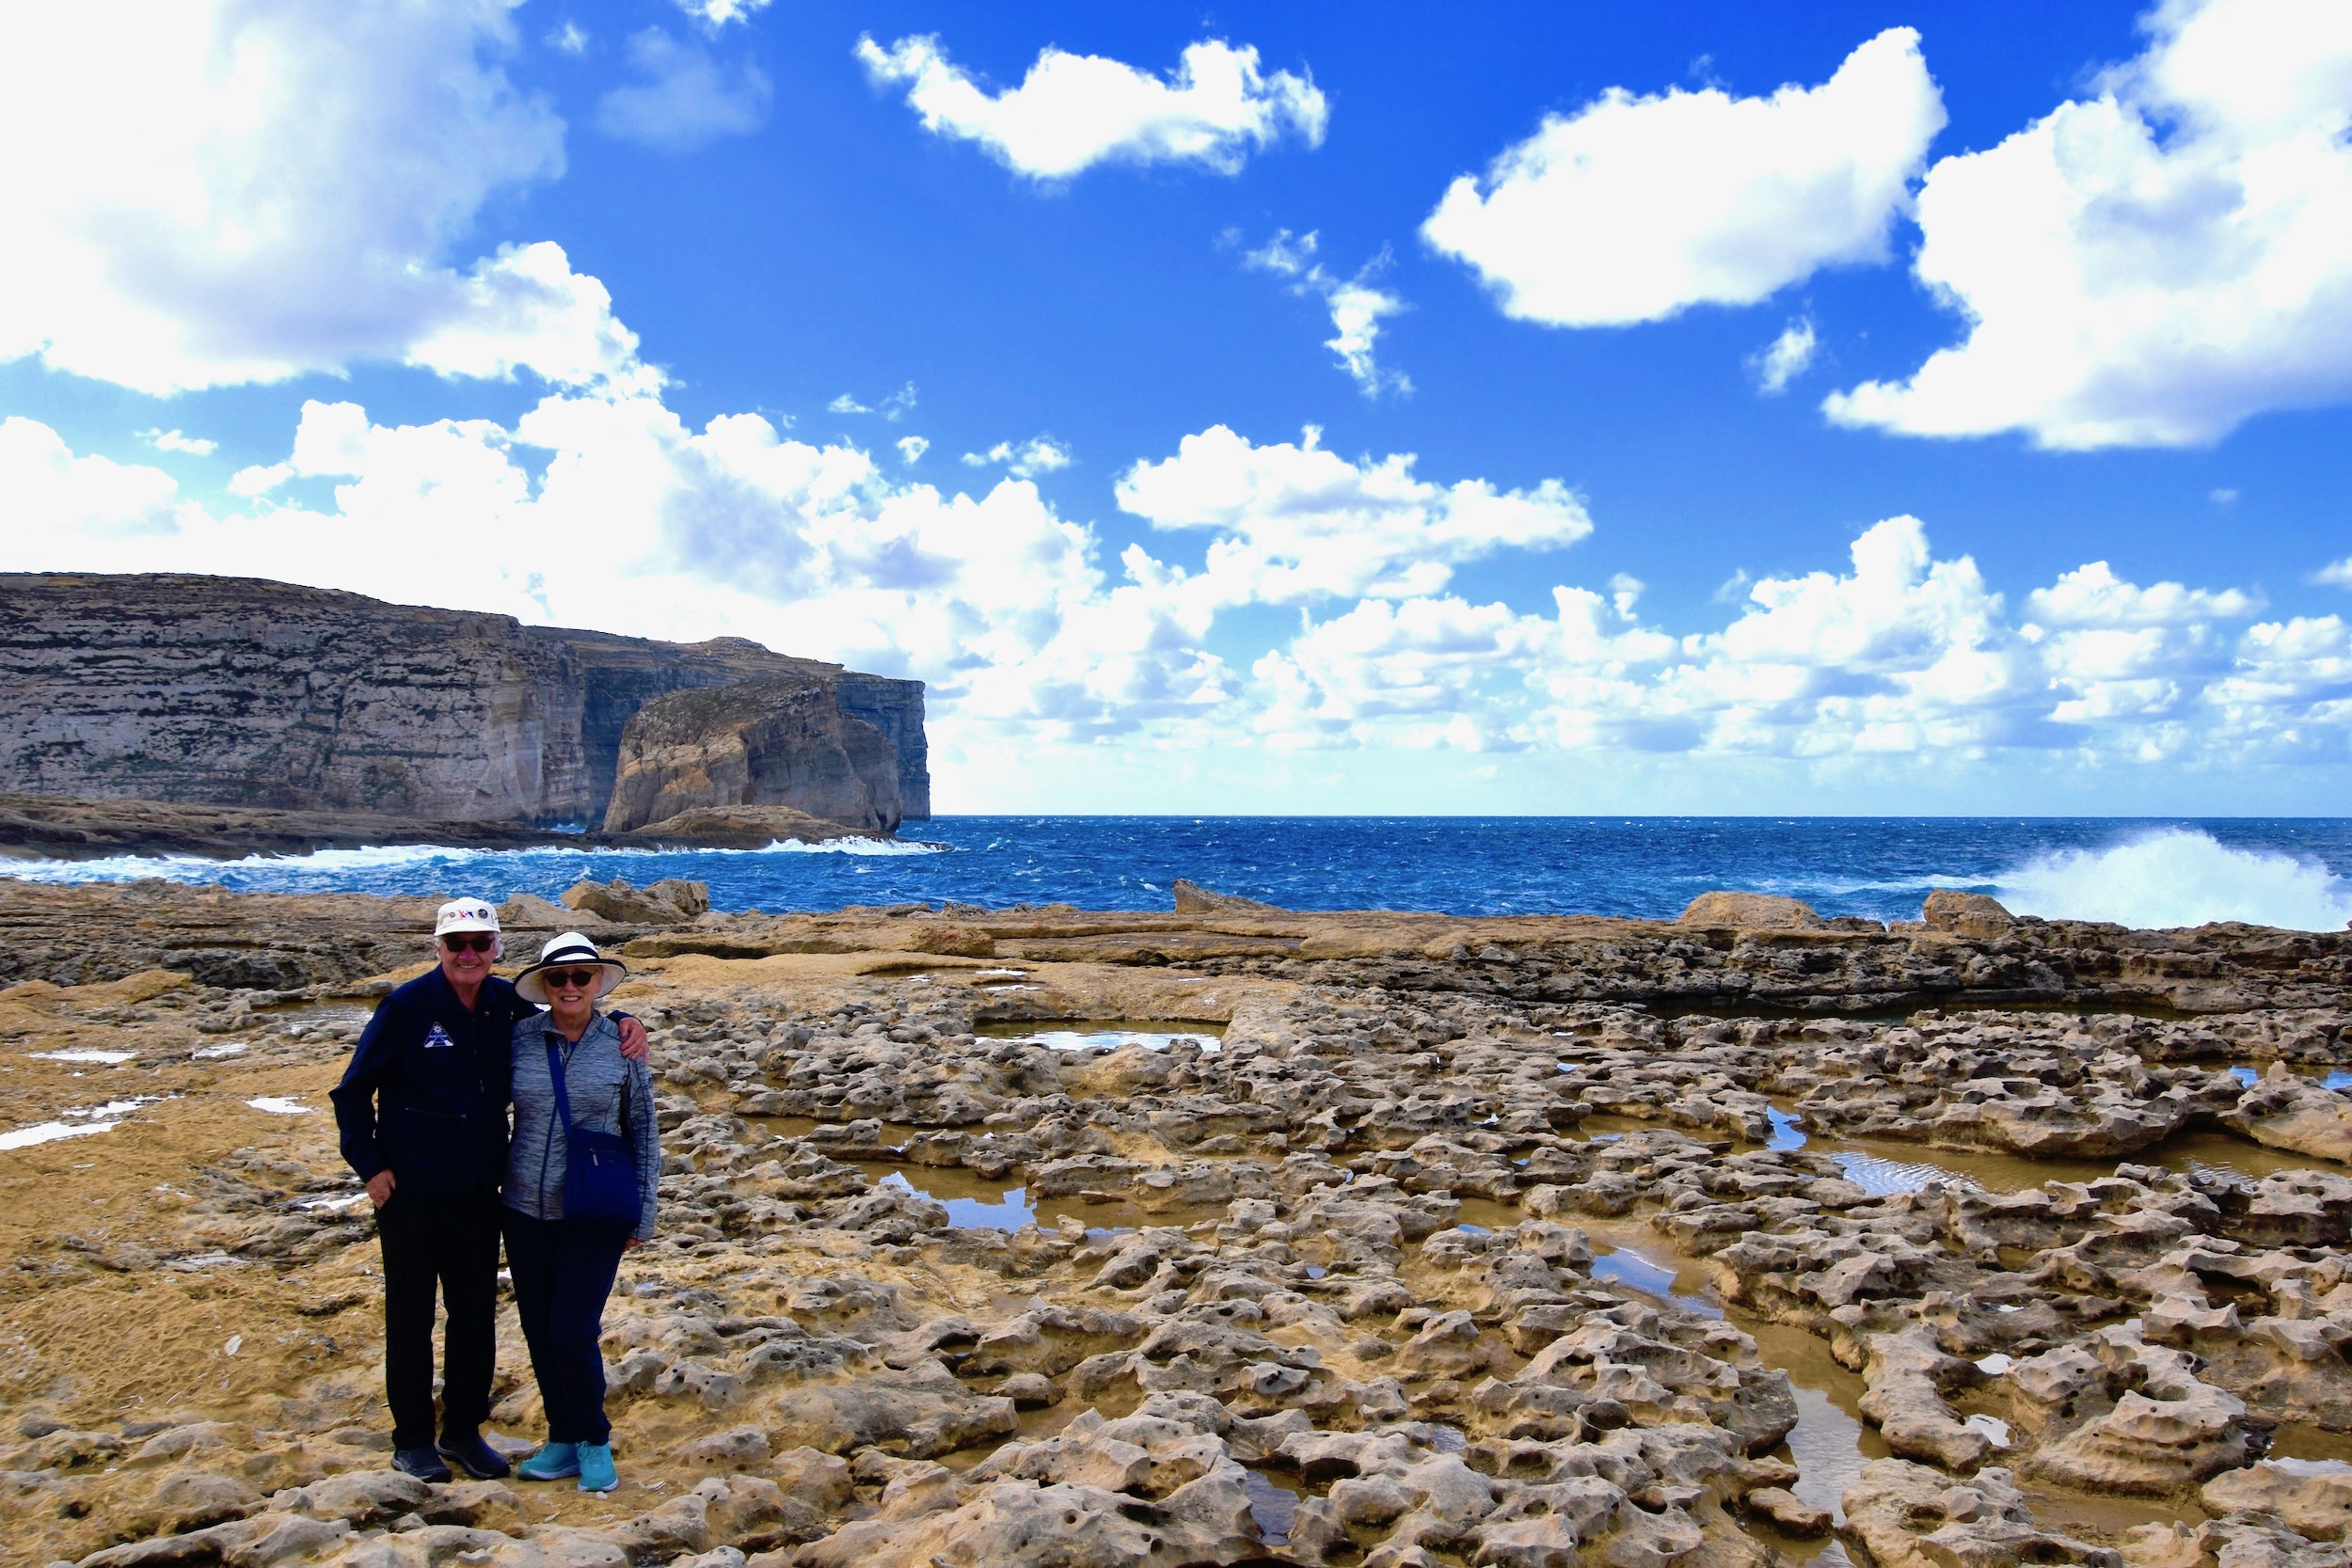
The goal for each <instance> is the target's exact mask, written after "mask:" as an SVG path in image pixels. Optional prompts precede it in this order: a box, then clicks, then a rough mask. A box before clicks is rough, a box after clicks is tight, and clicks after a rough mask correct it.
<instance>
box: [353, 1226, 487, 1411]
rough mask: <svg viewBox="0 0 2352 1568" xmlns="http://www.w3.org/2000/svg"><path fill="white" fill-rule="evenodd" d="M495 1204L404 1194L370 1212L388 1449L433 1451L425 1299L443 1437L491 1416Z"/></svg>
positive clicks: (431, 1385)
mask: <svg viewBox="0 0 2352 1568" xmlns="http://www.w3.org/2000/svg"><path fill="white" fill-rule="evenodd" d="M500 1212H501V1210H500V1208H499V1200H498V1199H497V1198H496V1197H495V1196H486V1195H485V1196H480V1197H457V1196H440V1195H438V1194H431V1193H412V1192H410V1191H409V1190H408V1189H406V1188H405V1187H403V1188H401V1189H399V1190H398V1191H396V1192H394V1193H393V1194H392V1200H391V1201H390V1202H389V1203H387V1204H386V1205H384V1207H383V1208H381V1209H378V1210H377V1211H376V1212H375V1233H376V1236H377V1238H378V1240H380V1241H381V1242H382V1243H383V1246H384V1396H385V1401H386V1402H387V1403H389V1404H390V1405H391V1407H392V1442H393V1444H394V1445H395V1446H396V1447H399V1448H404V1449H429V1448H431V1447H432V1446H433V1301H434V1297H435V1295H436V1294H438V1295H439V1297H440V1300H441V1304H442V1306H444V1307H447V1308H448V1309H449V1323H448V1324H447V1326H446V1327H445V1328H444V1329H443V1330H442V1358H441V1430H442V1431H443V1432H444V1433H449V1434H450V1435H452V1436H455V1437H462V1436H464V1435H465V1434H466V1433H470V1432H472V1431H474V1430H475V1429H476V1428H477V1427H479V1426H481V1425H482V1422H483V1419H484V1418H485V1417H486V1416H488V1415H489V1413H490V1373H491V1370H492V1368H493V1365H494V1363H495V1362H496V1360H497V1357H498V1321H497V1320H498V1273H499V1214H500Z"/></svg>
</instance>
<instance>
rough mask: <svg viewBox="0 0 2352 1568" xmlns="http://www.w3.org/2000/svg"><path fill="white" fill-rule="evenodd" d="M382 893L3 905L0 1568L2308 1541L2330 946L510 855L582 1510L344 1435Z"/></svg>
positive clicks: (1579, 1555) (1948, 1561) (2333, 1420)
mask: <svg viewBox="0 0 2352 1568" xmlns="http://www.w3.org/2000/svg"><path fill="white" fill-rule="evenodd" d="M452 891H463V890H452ZM435 902H436V900H434V899H431V898H417V899H373V898H363V897H356V896H353V897H335V898H301V897H271V896H240V895H228V894H224V893H221V892H219V891H217V890H207V889H194V888H185V887H179V886H173V885H167V884H163V883H143V884H133V885H127V886H103V887H97V886H93V887H55V886H46V885H32V884H16V883H8V882H4V881H0V934H5V936H6V939H7V940H6V941H5V942H0V965H6V966H8V967H7V968H6V969H5V970H4V971H0V1069H6V1070H5V1071H0V1135H4V1136H0V1181H4V1182H6V1183H7V1184H8V1186H7V1190H8V1194H9V1202H8V1203H7V1204H6V1205H0V1248H4V1249H5V1255H6V1256H7V1257H8V1259H10V1266H9V1267H8V1269H7V1270H5V1271H0V1415H4V1419H0V1523H5V1529H0V1554H5V1555H6V1556H7V1558H8V1560H12V1561H22V1562H26V1563H57V1562H66V1563H78V1564H82V1565H83V1568H166V1565H179V1564H189V1565H214V1564H219V1565H225V1568H247V1565H251V1568H277V1565H284V1568H311V1565H318V1568H326V1565H334V1568H452V1565H455V1564H492V1565H500V1568H556V1565H582V1568H586V1565H609V1568H621V1565H623V1564H666V1565H670V1568H834V1565H840V1568H849V1565H851V1564H856V1565H866V1564H880V1565H882V1568H900V1565H903V1568H936V1565H939V1564H948V1565H952V1568H974V1565H978V1564H998V1563H1003V1564H1013V1565H1036V1568H1048V1565H1052V1568H1091V1565H1097V1564H1101V1565H1120V1568H1139V1565H1145V1564H1165V1565H1168V1568H1176V1565H1180V1564H1207V1563H1216V1564H1245V1563H1248V1564H1263V1563H1269V1562H1288V1563H1301V1564H1305V1563H1325V1564H1335V1565H1347V1564H1360V1565H1365V1568H1370V1565H1373V1564H1380V1565H1422V1568H1435V1565H1440V1564H1445V1565H1462V1564H1468V1565H1477V1564H1488V1565H1515V1564H1571V1563H1575V1564H1583V1565H1586V1568H1665V1565H1667V1564H1682V1565H1686V1568H1774V1565H1778V1564H1788V1565H1789V1568H1795V1565H1797V1564H1802V1563H1807V1562H1810V1561H1812V1560H1814V1559H1815V1557H1816V1555H1817V1554H1818V1553H1819V1552H1820V1551H1822V1550H1823V1549H1824V1548H1823V1547H1822V1545H1821V1544H1820V1538H1821V1537H1822V1536H1824V1535H1834V1537H1835V1539H1836V1543H1837V1545H1838V1546H1839V1547H1840V1548H1841V1549H1842V1551H1843V1553H1844V1554H1845V1555H1846V1556H1847V1557H1848V1558H1850V1559H1851V1560H1852V1561H1853V1562H1854V1563H1856V1564H1857V1565H1860V1568H2017V1565H2026V1564H2032V1565H2052V1564H2071V1565H2078V1568H2257V1565H2259V1568H2352V1564H2348V1563H2347V1559H2346V1553H2345V1547H2344V1534H2345V1530H2346V1528H2347V1526H2352V1466H2346V1465H2343V1464H2342V1463H2340V1462H2339V1461H2340V1460H2341V1458H2342V1457H2344V1456H2346V1455H2352V1360H2347V1357H2346V1349H2347V1347H2352V1265H2347V1263H2346V1261H2345V1259H2346V1257H2347V1249H2352V1132H2347V1130H2346V1128H2345V1126H2344V1118H2342V1117H2340V1116H2338V1115H2336V1114H2335V1113H2337V1112H2338V1111H2339V1110H2340V1109H2341V1107H2342V1105H2343V1104H2344V1094H2343V1092H2342V1091H2341V1090H2340V1089H2338V1088H2335V1087H2331V1086H2330V1085H2331V1083H2334V1082H2337V1081H2340V1077H2331V1075H2342V1076H2352V1042H2348V1041H2347V1040H2346V1039H2345V1038H2344V1026H2345V1020H2346V1017H2347V1008H2346V1006H2345V1003H2346V994H2345V988H2346V986H2347V984H2352V939H2347V938H2345V937H2344V936H2341V935H2318V936H2312V935H2306V934H2301V933H2289V932H2278V931H2264V930H2259V929H2255V928H2251V927H2205V928H2201V929H2200V930H2196V931H2186V932H2128V931H2122V930H2120V929H2118V928H2116V927H2095V926H2083V925H2074V924H2069V923H2058V922H2042V921H2035V920H2031V919H2026V918H2018V917H2011V916H2008V915H2007V911H2001V915H2002V917H2003V918H2001V919H1997V920H1996V919H1995V918H1994V915H1993V913H1992V912H1991V911H1984V910H1982V909H1980V908H1978V907H1975V906H1971V905H1965V904H1963V905H1958V906H1946V907H1945V908H1944V909H1943V910H1931V911H1928V912H1930V913H1931V914H1937V915H1939V916H1941V918H1939V919H1934V920H1923V921H1921V922H1918V923H1905V925H1904V926H1903V927H1900V928H1896V929H1888V928H1884V927H1877V926H1876V925H1875V923H1872V926H1871V927H1870V928H1867V929H1864V928H1856V927H1840V926H1838V925H1836V924H1833V923H1827V922H1823V923H1820V924H1819V925H1811V926H1808V925H1804V924H1801V923H1799V924H1788V923H1781V924H1774V923H1773V922H1772V921H1770V920H1760V921H1759V920H1747V919H1743V918H1729V919H1724V918H1719V917H1717V916H1713V915H1710V917H1709V918H1708V919H1706V920H1702V921H1693V922H1691V923H1687V924H1686V923H1683V922H1633V921H1600V920H1575V919H1537V918H1532V917H1531V918H1517V919H1509V920H1501V919H1498V920H1451V919H1445V918H1441V917H1436V916H1418V915H1390V914H1370V913H1352V914H1318V913H1308V912H1300V911H1282V910H1277V909H1272V908H1269V907H1265V906H1247V907H1245V906H1241V905H1238V904H1234V903H1223V902H1199V903H1196V904H1195V905H1194V907H1193V908H1191V909H1189V910H1186V911H1180V912H1175V913H1168V912H1159V913H1151V912H1104V911H1078V910H1073V909H1070V908H1068V907H1066V906H1050V907H1042V908H1024V909H1011V910H987V909H980V908H977V907H975V906H963V905H948V906H925V905H903V906H892V907H886V908H867V909H854V910H844V911H834V912H831V913H827V914H819V915H802V916H788V917H776V916H768V915H758V914H748V913H726V912H720V911H711V910H709V909H708V907H707V902H708V900H707V889H704V888H702V887H700V886H699V884H695V883H691V882H682V881H672V882H662V883H656V884H654V885H653V886H651V887H645V888H637V887H631V886H628V885H627V884H625V883H603V884H596V883H591V884H584V885H583V886H582V887H580V888H577V889H574V890H572V892H571V893H569V894H567V895H566V896H565V900H564V902H563V903H556V902H554V901H551V900H545V899H538V898H528V897H524V896H517V897H516V898H514V899H511V900H509V901H508V903H507V905H506V906H505V909H506V914H507V922H508V924H509V926H510V927H511V934H512V935H513V936H514V937H515V938H516V943H520V942H526V941H528V940H529V939H530V938H531V937H532V936H533V935H535V934H536V933H538V932H539V931H542V930H551V929H556V928H561V927H562V925H564V924H571V923H579V924H583V925H585V924H587V923H589V922H592V921H593V922H594V923H595V925H594V927H593V928H594V929H595V930H596V936H597V940H598V942H602V943H609V944H612V945H614V946H617V947H619V948H620V949H621V950H622V951H623V952H625V953H626V954H627V955H628V961H629V963H630V966H631V971H632V975H631V978H630V980H629V982H628V986H627V987H626V988H624V990H622V991H621V992H619V993H618V996H617V998H616V1000H617V1002H618V1003H619V1004H620V1005H623V1006H628V1008H629V1009H630V1010H631V1011H632V1012H635V1013H637V1014H638V1015H639V1016H641V1017H643V1018H644V1019H645V1020H646V1022H648V1024H649V1025H650V1026H651V1028H652V1031H653V1035H654V1049H655V1064H656V1068H657V1082H658V1099H657V1103H658V1109H659V1114H660V1119H661V1124H662V1128H663V1138H664V1151H665V1169H664V1172H663V1175H662V1178H661V1194H662V1219H661V1226H660V1235H659V1236H658V1238H657V1239H656V1241H655V1242H654V1243H652V1244H650V1245H648V1246H646V1247H644V1248H643V1249H641V1250H639V1251H636V1252H633V1253H631V1254H630V1255H629V1257H628V1259H627V1260H626V1261H625V1263H624V1266H623V1271H622V1276H621V1280H620V1283H619V1285H618V1287H617V1288H616V1290H615V1292H614V1296H613V1299H612V1306H611V1308H610V1310H609V1311H608V1313H607V1316H606V1321H605V1337H604V1350H605V1354H606V1358H607V1363H608V1369H609V1373H610V1382H611V1386H612V1399H611V1409H612V1415H613V1418H614V1422H615V1441H616V1447H617V1449H618V1452H619V1456H620V1464H621V1470H622V1475H623V1478H624V1485H623V1486H622V1488H621V1489H620V1490H619V1491H618V1492H615V1493H613V1494H612V1495H610V1496H608V1497H590V1496H585V1495H582V1494H580V1493H579V1492H578V1491H577V1490H576V1489H573V1488H570V1487H568V1486H563V1485H556V1486H545V1485H538V1486H534V1485H531V1484H529V1483H522V1482H515V1481H507V1482H496V1481H492V1482H477V1481H466V1482H460V1483H457V1484H452V1485H444V1486H426V1485H423V1484H421V1483H420V1482H417V1481H414V1480H412V1479H410V1478H408V1477H405V1476H402V1475H399V1474H397V1473H395V1472H393V1471H392V1470H391V1469H390V1468H389V1449H388V1446H387V1445H388V1438H387V1427H386V1422H385V1418H384V1415H383V1412H382V1410H381V1407H380V1399H381V1395H380V1388H381V1378H382V1345H381V1337H380V1333H381V1331H380V1322H381V1320H380V1314H379V1298H378V1294H377V1292H378V1290H379V1289H380V1282H379V1279H378V1276H377V1275H376V1274H375V1272H374V1271H375V1268H376V1261H377V1254H376V1247H375V1243H374V1239H373V1227H372V1225H371V1224H370V1223H369V1221H368V1218H367V1212H366V1206H365V1202H364V1198H363V1196H360V1195H358V1192H357V1190H356V1188H355V1187H354V1186H353V1184H352V1182H351V1180H350V1177H349V1173H348V1172H347V1171H346V1170H345V1169H344V1168H343V1167H342V1164H341V1163H340V1161H339V1159H338V1157H337V1154H336V1150H335V1146H334V1136H333V1127H332V1122H331V1119H330V1118H329V1117H327V1116H326V1112H325V1110H324V1107H325V1105H326V1099H325V1091H326V1088H327V1087H328V1086H330V1085H332V1083H333V1082H334V1080H335V1077H336V1076H337V1074H338V1072H339V1071H340V1069H341V1066H342V1060H343V1058H344V1056H345V1054H346V1053H347V1052H348V1050H349V1048H350V1044H351V1042H352V1041H353V1040H354V1039H355V1038H356V1037H357V1035H358V1030H359V1028H360V1027H361V1026H362V1024H363V1023H364V1022H365V1019H366V1016H367V1008H368V1005H369V1000H370V999H371V998H372V997H373V996H375V995H377V994H380V993H381V992H382V991H383V990H385V989H387V988H388V987H389V986H390V985H391V984H394V983H396V982H397V981H398V980H399V979H401V978H403V977H405V975H407V974H414V973H417V972H418V971H419V970H420V969H421V966H422V964H423V963H424V962H425V961H427V958H426V931H427V923H428V921H429V918H430V912H431V910H432V907H433V905H434V903H435ZM1988 902H1989V901H1988ZM1744 912H1745V913H1746V914H1753V913H1755V912H1756V911H1754V910H1748V911H1744ZM1763 912H1766V913H1770V912H1771V911H1763ZM510 945H515V944H510ZM1889 998H1893V999H1895V1000H1894V1001H1892V1002H1890V1001H1889V1000H1888V999H1889ZM2021 1000H2022V1001H2023V1003H2024V1004H2026V1005H2020V1003H2021ZM1121 1020H1125V1021H1132V1022H1133V1023H1135V1024H1136V1025H1150V1027H1138V1028H1128V1027H1126V1026H1123V1025H1120V1024H1118V1023H1116V1022H1105V1021H1121ZM499 1365H500V1373H499V1381H498V1384H497V1386H496V1388H495V1399H496V1406H495V1409H494V1411H493V1418H492V1423H491V1426H492V1430H493V1432H494V1433H495V1434H496V1440H497V1441H499V1442H501V1444H503V1445H505V1446H506V1447H508V1448H509V1449H510V1450H511V1451H516V1452H520V1451H523V1450H525V1449H527V1448H528V1447H530V1446H531V1445H532V1443H533V1442H534V1441H535V1439H536V1437H537V1435H538V1434H539V1433H540V1432H541V1430H542V1425H541V1411H540V1407H539V1402H538V1399H537V1395H536V1392H535V1390H534V1389H533V1387H532V1383H531V1379H530V1376H529V1373H528V1366H527V1361H526V1358H525V1355H524V1352H523V1347H522V1344H521V1340H520V1336H519V1332H518V1330H517V1328H516V1323H515V1321H514V1318H513V1314H512V1309H511V1306H506V1307H502V1309H501V1320H500V1346H499ZM1834 1560H1835V1559H1833V1561H1834Z"/></svg>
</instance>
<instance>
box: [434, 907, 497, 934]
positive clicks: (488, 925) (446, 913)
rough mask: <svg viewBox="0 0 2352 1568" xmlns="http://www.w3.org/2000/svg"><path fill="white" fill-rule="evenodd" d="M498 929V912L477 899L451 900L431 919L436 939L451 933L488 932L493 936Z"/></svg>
mask: <svg viewBox="0 0 2352 1568" xmlns="http://www.w3.org/2000/svg"><path fill="white" fill-rule="evenodd" d="M498 928H499V912H498V911H496V910H494V909H492V908H491V907H490V906H489V905H487V904H485V903H484V902H483V901H482V900H481V899H479V898H453V899H451V900H450V901H449V902H448V903H446V904H443V905H442V906H441V911H440V913H438V914H437V915H435V916H434V917H433V934H434V935H435V936H437V937H445V936H447V935H449V934H450V933H451V932H452V931H488V932H491V933H492V934H494V935H495V934H496V933H497V931H498Z"/></svg>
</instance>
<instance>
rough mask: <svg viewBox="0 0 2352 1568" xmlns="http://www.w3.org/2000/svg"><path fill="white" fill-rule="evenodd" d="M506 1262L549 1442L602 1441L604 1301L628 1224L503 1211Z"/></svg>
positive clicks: (606, 1426)
mask: <svg viewBox="0 0 2352 1568" xmlns="http://www.w3.org/2000/svg"><path fill="white" fill-rule="evenodd" d="M504 1218H505V1221H506V1266H507V1267H508V1268H509V1269H510V1270H512V1271H513V1272H514V1275H515V1310H516V1315H517V1316H519V1317H520V1318H521V1319H522V1321H523V1340H524V1342H525V1343H526V1344H528V1345H530V1347H531V1372H532V1376H533V1377H535V1378H537V1379H538V1380H539V1401H540V1402H541V1403H542V1404H544V1405H546V1406H547V1412H548V1442H550V1443H605V1442H610V1441H611V1440H612V1422H610V1421H608V1420H606V1419H605V1418H604V1352H603V1351H602V1350H601V1349H600V1348H598V1346H597V1343H596V1341H597V1340H598V1339H599V1338H602V1336H603V1334H604V1304H605V1300H606V1298H607V1297H609V1296H611V1295H612V1280H613V1277H614V1275H618V1274H619V1273H620V1270H621V1252H622V1249H623V1248H624V1247H625V1246H626V1245H627V1244H628V1227H627V1226H625V1225H595V1224H591V1223H589V1222H587V1221H584V1220H534V1219H532V1217H531V1216H530V1215H528V1214H518V1213H516V1212H515V1211H514V1210H512V1209H509V1210H507V1211H505V1213H504Z"/></svg>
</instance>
